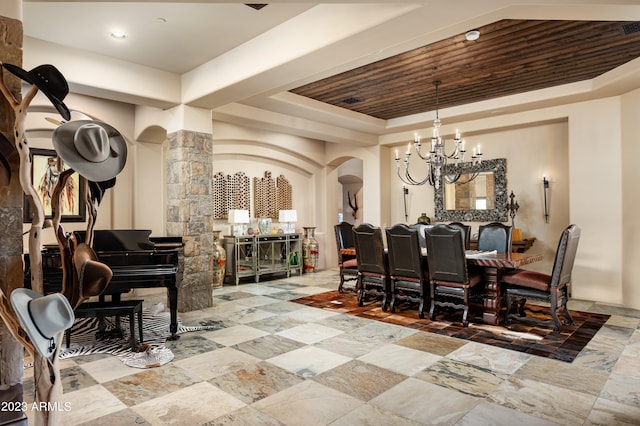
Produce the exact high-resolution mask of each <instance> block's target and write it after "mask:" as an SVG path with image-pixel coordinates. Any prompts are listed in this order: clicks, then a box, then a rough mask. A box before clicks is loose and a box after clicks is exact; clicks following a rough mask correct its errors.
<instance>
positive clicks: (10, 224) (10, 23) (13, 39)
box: [0, 16, 24, 423]
mask: <svg viewBox="0 0 640 426" xmlns="http://www.w3.org/2000/svg"><path fill="white" fill-rule="evenodd" d="M0 61H2V62H6V63H12V64H16V65H22V22H21V21H19V20H16V19H11V18H7V17H4V16H0ZM4 75H5V82H6V83H7V86H8V87H9V90H11V92H12V93H13V94H14V96H16V97H17V98H18V100H20V80H19V79H18V78H15V77H11V76H12V74H10V73H8V72H5V73H4ZM14 120H15V115H14V113H13V110H12V109H11V107H10V106H9V104H8V103H7V102H6V101H5V100H4V96H1V95H0V132H1V133H2V134H1V135H0V157H1V158H0V160H1V161H0V223H2V224H3V226H2V230H0V288H2V291H3V293H4V294H5V295H6V296H8V295H9V293H10V292H11V291H12V290H13V289H14V288H17V287H22V286H23V282H24V278H23V277H24V275H23V266H22V250H23V248H22V188H21V187H20V181H19V168H20V158H19V156H18V152H17V151H16V150H15V147H14V141H13V124H14ZM23 353H24V348H23V347H22V345H21V344H20V343H18V341H16V340H15V339H14V338H13V336H12V335H11V333H10V332H9V330H8V328H7V327H6V325H5V324H4V322H3V321H2V320H0V400H1V401H22V374H23V368H24V360H23ZM8 420H11V413H6V412H5V413H2V412H0V423H4V421H8Z"/></svg>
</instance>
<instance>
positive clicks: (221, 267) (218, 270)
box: [211, 231, 227, 288]
mask: <svg viewBox="0 0 640 426" xmlns="http://www.w3.org/2000/svg"><path fill="white" fill-rule="evenodd" d="M211 258H212V262H211V263H212V270H213V288H220V287H222V284H223V283H224V272H225V266H226V264H227V252H226V251H225V249H224V247H222V243H221V242H220V231H213V252H212V254H211Z"/></svg>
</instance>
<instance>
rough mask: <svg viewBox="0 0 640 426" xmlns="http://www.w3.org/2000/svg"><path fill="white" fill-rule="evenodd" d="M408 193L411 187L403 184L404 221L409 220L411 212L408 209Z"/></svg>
mask: <svg viewBox="0 0 640 426" xmlns="http://www.w3.org/2000/svg"><path fill="white" fill-rule="evenodd" d="M407 195H409V188H407V187H406V186H404V185H402V198H403V199H404V221H405V222H408V221H409V212H408V211H407Z"/></svg>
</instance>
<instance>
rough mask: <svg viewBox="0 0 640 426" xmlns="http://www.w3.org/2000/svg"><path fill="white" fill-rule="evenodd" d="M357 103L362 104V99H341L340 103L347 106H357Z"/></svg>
mask: <svg viewBox="0 0 640 426" xmlns="http://www.w3.org/2000/svg"><path fill="white" fill-rule="evenodd" d="M358 102H362V99H360V98H347V99H343V100H342V103H344V104H349V105H353V104H357V103H358Z"/></svg>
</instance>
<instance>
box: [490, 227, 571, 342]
mask: <svg viewBox="0 0 640 426" xmlns="http://www.w3.org/2000/svg"><path fill="white" fill-rule="evenodd" d="M579 241H580V228H579V227H578V226H576V225H569V226H568V227H567V228H565V229H564V230H563V231H562V235H561V236H560V241H559V242H558V249H557V250H556V258H555V261H554V262H553V269H552V270H551V275H547V274H544V273H542V272H536V271H530V270H526V269H516V270H515V271H513V272H511V273H506V274H504V275H503V276H502V283H503V285H504V286H505V287H506V290H505V293H506V298H507V314H506V321H505V322H506V323H507V324H510V323H511V321H512V320H514V319H517V320H518V321H525V322H531V323H535V324H540V325H548V324H553V325H554V327H553V330H554V331H555V332H559V331H560V330H561V329H562V323H561V322H560V318H559V317H558V314H559V313H560V314H562V316H563V317H564V318H565V322H564V323H565V324H566V325H570V324H572V323H573V318H571V314H570V313H569V310H568V309H567V301H568V299H569V286H570V285H571V272H572V270H573V263H574V261H575V258H576V252H577V250H578V242H579ZM527 299H533V300H540V301H544V302H548V303H549V310H548V311H546V310H544V309H540V308H541V307H537V308H534V307H530V306H528V305H526V302H527ZM558 303H559V304H560V306H558ZM526 311H529V312H531V313H536V314H541V313H547V315H550V316H551V319H550V320H544V319H539V318H535V317H527V316H526ZM547 318H548V317H547Z"/></svg>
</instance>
